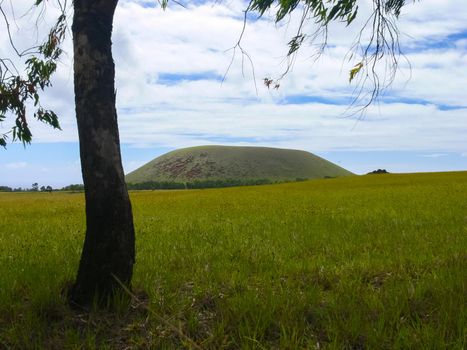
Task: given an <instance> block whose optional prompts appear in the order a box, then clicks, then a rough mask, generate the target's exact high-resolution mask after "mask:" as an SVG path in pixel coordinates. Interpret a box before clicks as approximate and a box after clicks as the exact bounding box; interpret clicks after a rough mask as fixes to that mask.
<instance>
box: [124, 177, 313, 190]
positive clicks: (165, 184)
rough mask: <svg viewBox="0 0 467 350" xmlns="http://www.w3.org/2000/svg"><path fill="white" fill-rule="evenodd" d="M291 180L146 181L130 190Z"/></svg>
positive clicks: (172, 188) (132, 184) (130, 187)
mask: <svg viewBox="0 0 467 350" xmlns="http://www.w3.org/2000/svg"><path fill="white" fill-rule="evenodd" d="M305 180H307V179H304V178H296V179H295V181H305ZM287 181H290V180H282V181H281V180H275V181H273V180H270V179H217V180H195V181H191V182H176V181H146V182H140V183H129V184H127V187H128V189H129V190H179V189H201V188H221V187H236V186H256V185H268V184H273V183H280V182H287Z"/></svg>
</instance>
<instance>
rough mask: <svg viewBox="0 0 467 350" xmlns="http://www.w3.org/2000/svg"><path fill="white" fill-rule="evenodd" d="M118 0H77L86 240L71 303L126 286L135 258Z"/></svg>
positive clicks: (76, 51) (102, 297)
mask: <svg viewBox="0 0 467 350" xmlns="http://www.w3.org/2000/svg"><path fill="white" fill-rule="evenodd" d="M117 2H118V0H75V1H74V18H73V25H72V32H73V46H74V85H75V104H76V118H77V123H78V133H79V144H80V155H81V169H82V174H83V181H84V188H85V198H86V226H87V228H86V238H85V241H84V247H83V252H82V255H81V261H80V265H79V269H78V274H77V277H76V281H75V284H74V285H73V287H72V289H71V293H70V301H71V302H72V303H74V304H77V305H80V306H86V305H90V304H91V303H92V302H93V301H94V298H95V297H98V300H99V301H101V302H105V301H107V300H109V297H111V296H112V295H113V294H114V293H115V291H117V290H119V289H120V286H119V284H118V282H117V281H116V279H115V277H116V278H118V279H119V280H120V281H121V282H122V283H123V284H125V285H129V284H130V282H131V277H132V274H133V264H134V261H135V235H134V227H133V214H132V210H131V203H130V200H129V197H128V191H127V188H126V184H125V179H124V173H123V167H122V161H121V154H120V140H119V134H118V125H117V112H116V108H115V86H114V80H115V67H114V62H113V58H112V52H111V46H112V43H111V34H112V22H113V16H114V12H115V8H116V6H117Z"/></svg>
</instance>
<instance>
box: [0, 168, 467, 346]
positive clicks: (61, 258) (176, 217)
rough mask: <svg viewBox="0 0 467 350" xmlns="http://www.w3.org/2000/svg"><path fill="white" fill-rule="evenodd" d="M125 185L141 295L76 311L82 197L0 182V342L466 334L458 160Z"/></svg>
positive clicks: (212, 342) (275, 342) (466, 218)
mask: <svg viewBox="0 0 467 350" xmlns="http://www.w3.org/2000/svg"><path fill="white" fill-rule="evenodd" d="M131 196H132V201H133V208H134V214H135V225H136V232H137V255H138V256H137V264H136V266H135V276H134V290H135V291H136V292H137V293H138V295H140V297H141V305H138V304H137V303H134V304H133V306H132V307H131V308H127V307H125V306H123V305H122V306H121V307H120V308H118V309H117V310H115V311H112V312H111V311H105V312H104V311H98V310H95V311H94V312H91V313H90V314H82V313H78V312H74V311H70V310H69V309H68V308H67V307H66V306H65V298H64V296H63V295H62V293H61V290H62V289H63V288H64V287H65V286H66V284H67V283H69V281H71V280H72V279H73V276H74V273H75V270H76V268H77V263H78V259H79V254H80V248H81V244H82V240H83V235H84V216H83V212H84V208H83V196H82V195H81V194H69V193H52V194H48V193H36V194H16V193H11V194H0V213H1V216H0V348H2V346H3V347H6V348H9V347H11V348H15V349H41V348H43V349H64V348H72V349H93V348H104V349H106V348H109V349H122V348H134V349H140V348H154V349H179V348H184V347H186V348H189V344H188V343H186V342H185V341H184V339H183V337H181V336H180V333H183V334H184V335H186V336H188V337H190V338H191V339H193V341H195V342H196V343H197V344H199V345H200V346H201V347H202V348H205V349H223V348H225V349H273V348H274V349H315V348H319V349H323V348H324V349H364V348H367V349H445V348H449V349H464V348H466V346H467V339H466V329H467V317H466V310H467V305H466V301H465V297H466V282H467V172H457V173H433V174H410V175H379V176H378V175H376V176H375V175H371V176H362V177H348V178H340V179H327V180H314V181H308V182H302V183H293V184H280V185H270V186H269V185H268V186H259V187H242V188H229V189H216V190H190V191H188V190H186V191H159V192H157V191H144V192H134V193H132V194H131ZM145 307H149V308H150V309H151V310H152V311H151V312H148V311H147V310H146V309H145ZM160 317H162V318H163V319H164V320H165V321H162V320H161V319H160ZM168 324H170V325H171V326H169V325H168ZM173 327H175V328H176V329H177V331H175V330H174V329H173Z"/></svg>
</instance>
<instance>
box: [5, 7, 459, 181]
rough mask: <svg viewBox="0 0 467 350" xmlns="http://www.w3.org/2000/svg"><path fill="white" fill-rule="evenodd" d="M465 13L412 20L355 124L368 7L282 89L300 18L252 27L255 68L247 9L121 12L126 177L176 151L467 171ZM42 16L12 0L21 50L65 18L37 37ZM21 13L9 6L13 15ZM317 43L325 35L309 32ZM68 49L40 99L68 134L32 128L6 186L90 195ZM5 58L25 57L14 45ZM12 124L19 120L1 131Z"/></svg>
mask: <svg viewBox="0 0 467 350" xmlns="http://www.w3.org/2000/svg"><path fill="white" fill-rule="evenodd" d="M0 1H2V0H0ZM461 2H462V1H460V0H443V1H439V0H422V1H420V2H418V1H417V2H415V3H412V2H409V3H408V4H407V5H406V6H405V7H404V8H403V11H402V13H401V16H400V19H399V21H398V26H399V30H400V32H401V34H400V43H401V47H402V51H403V53H404V55H405V57H401V58H400V61H399V63H400V64H399V70H398V72H397V76H396V79H395V81H394V82H393V84H392V86H391V87H390V88H389V89H388V90H387V91H386V92H385V94H384V96H383V97H382V99H381V100H380V101H379V103H378V104H375V105H373V106H371V107H370V108H368V109H367V110H366V112H365V114H364V115H359V114H358V115H353V114H352V113H351V112H349V109H348V107H349V102H350V101H351V100H352V97H353V96H354V95H353V94H352V92H353V90H354V88H355V85H352V84H349V71H350V69H351V68H352V67H353V66H354V65H355V63H356V62H358V58H354V59H353V60H349V59H348V58H349V56H348V53H349V49H350V47H351V45H352V44H353V43H354V42H355V38H356V35H357V33H358V31H359V30H360V28H361V27H362V25H363V23H364V21H365V20H366V18H368V15H369V13H370V12H369V11H370V9H371V7H370V5H371V1H367V0H361V1H359V2H358V3H359V15H358V17H357V20H356V21H355V23H354V24H353V25H351V26H349V27H346V26H345V25H343V24H335V25H332V26H331V27H330V31H329V37H328V48H327V49H326V51H325V52H324V53H323V54H322V55H321V56H320V57H319V58H318V59H315V57H316V55H315V53H316V47H317V46H316V44H313V43H311V42H309V41H307V42H305V43H304V45H303V47H302V50H301V51H300V52H299V54H298V55H297V57H296V58H295V60H294V64H293V66H292V69H291V71H290V72H289V73H288V74H287V75H286V76H285V77H284V78H283V79H282V80H281V82H280V88H279V89H277V90H276V89H267V88H266V87H265V86H264V84H263V83H262V80H263V78H264V77H272V78H274V77H278V76H280V74H281V73H282V72H283V71H284V70H285V68H286V61H287V60H286V58H285V57H286V53H287V42H288V41H289V40H290V38H291V37H292V36H293V35H294V34H295V33H296V30H297V25H298V17H297V16H292V17H291V18H287V20H286V21H284V23H281V24H279V25H277V24H275V23H274V22H273V19H272V16H270V15H268V14H266V16H264V17H263V18H261V19H257V18H256V17H254V16H249V21H248V23H247V27H246V31H245V33H244V37H243V41H242V46H243V48H244V49H245V50H246V52H247V53H248V55H249V57H250V58H251V60H252V63H250V62H249V60H248V59H243V60H242V55H241V54H239V52H238V50H237V52H236V54H235V56H233V54H234V52H233V50H231V48H232V47H233V46H234V45H235V43H236V42H237V40H238V38H239V35H240V33H241V30H242V26H243V17H242V10H244V9H245V8H246V3H245V2H244V1H240V0H224V1H215V2H205V1H195V2H185V4H186V5H187V6H186V7H181V6H178V5H176V4H175V3H172V4H171V5H170V6H169V8H168V9H167V10H165V11H163V10H162V9H161V8H160V7H159V5H158V2H157V1H156V0H120V2H119V5H118V8H117V10H116V13H115V20H114V32H113V54H114V60H115V64H116V90H117V110H118V117H119V125H120V137H121V142H122V157H123V165H124V168H125V171H126V172H129V171H132V170H134V169H136V168H138V167H139V166H141V165H143V164H145V163H146V162H148V161H149V160H151V159H153V158H155V157H157V156H159V155H161V154H163V153H165V152H167V151H170V150H173V149H177V148H181V147H189V146H198V145H207V144H223V145H238V146H240V145H248V146H267V147H280V148H292V149H302V150H306V151H309V152H312V153H315V154H317V155H319V156H322V157H324V158H326V159H328V160H330V161H332V162H335V163H336V164H338V165H340V166H343V167H345V168H346V169H348V170H350V171H353V172H355V173H357V174H364V173H367V172H369V171H372V170H375V169H378V168H384V169H387V170H388V171H390V172H395V173H400V172H429V171H454V170H467V136H466V135H467V88H466V86H467V10H465V9H461V8H460V3H461ZM31 3H32V0H15V1H14V18H15V20H14V21H13V22H12V27H11V28H12V33H13V40H14V41H15V43H16V44H17V45H18V46H19V47H20V48H27V47H29V46H31V45H34V44H35V43H37V42H40V41H41V40H42V39H43V38H44V35H45V33H46V29H47V28H48V27H50V24H51V23H53V19H54V18H56V16H57V10H56V9H55V8H54V6H53V1H51V2H48V7H47V9H46V12H45V14H44V15H43V16H42V17H41V20H40V21H39V22H38V23H37V25H36V20H35V19H36V18H37V12H31V11H28V9H29V8H30V5H31ZM11 4H13V2H9V1H6V0H3V4H2V6H4V7H5V9H6V11H7V12H8V11H9V12H8V13H9V14H10V16H11V15H12V12H11ZM70 18H71V12H70ZM70 21H71V19H70ZM2 26H3V27H2ZM4 30H5V27H4V24H3V23H1V24H0V32H2V33H4V32H5V31H4ZM313 30H314V27H313V24H308V25H307V26H306V27H305V31H306V32H309V33H312V32H313ZM70 38H71V33H68V40H67V41H66V43H65V46H64V48H65V55H64V56H63V57H62V59H61V61H60V63H59V68H58V71H57V73H56V75H55V77H54V79H53V87H52V88H50V89H48V90H47V91H46V92H45V93H44V95H43V98H42V100H43V102H42V103H43V105H44V106H45V107H47V108H49V109H53V110H54V111H55V112H57V114H58V115H59V116H60V122H61V126H62V130H61V131H57V130H53V129H52V128H50V127H48V126H46V125H42V124H40V123H38V122H34V121H31V120H30V125H31V129H32V133H33V142H32V144H31V145H29V146H27V147H23V145H22V144H21V143H13V144H9V145H8V146H7V149H6V150H3V149H0V185H4V186H5V185H6V186H11V187H31V184H32V183H34V182H38V183H39V185H45V186H47V185H51V186H53V187H61V186H65V185H68V184H71V183H82V178H81V172H80V161H79V146H78V134H77V129H76V122H75V117H74V102H73V70H72V59H73V57H72V56H73V53H72V47H71V40H70ZM364 39H365V35H364ZM0 56H1V57H13V53H12V51H11V47H10V45H9V43H8V37H7V36H6V35H3V34H2V35H1V36H0ZM242 61H243V62H242ZM18 65H19V66H20V62H19V61H18ZM30 119H31V118H30ZM12 125H13V121H12V119H11V118H10V119H7V120H6V121H5V122H3V124H0V132H1V133H4V132H7V131H8V130H9V129H10V128H11V126H12Z"/></svg>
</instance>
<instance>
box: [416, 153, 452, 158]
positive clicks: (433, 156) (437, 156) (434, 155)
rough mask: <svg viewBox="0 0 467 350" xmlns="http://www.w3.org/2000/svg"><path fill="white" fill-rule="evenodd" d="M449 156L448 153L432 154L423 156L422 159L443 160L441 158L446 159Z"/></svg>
mask: <svg viewBox="0 0 467 350" xmlns="http://www.w3.org/2000/svg"><path fill="white" fill-rule="evenodd" d="M447 155H448V154H447V153H431V154H422V155H421V156H422V157H425V158H441V157H446V156H447Z"/></svg>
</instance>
